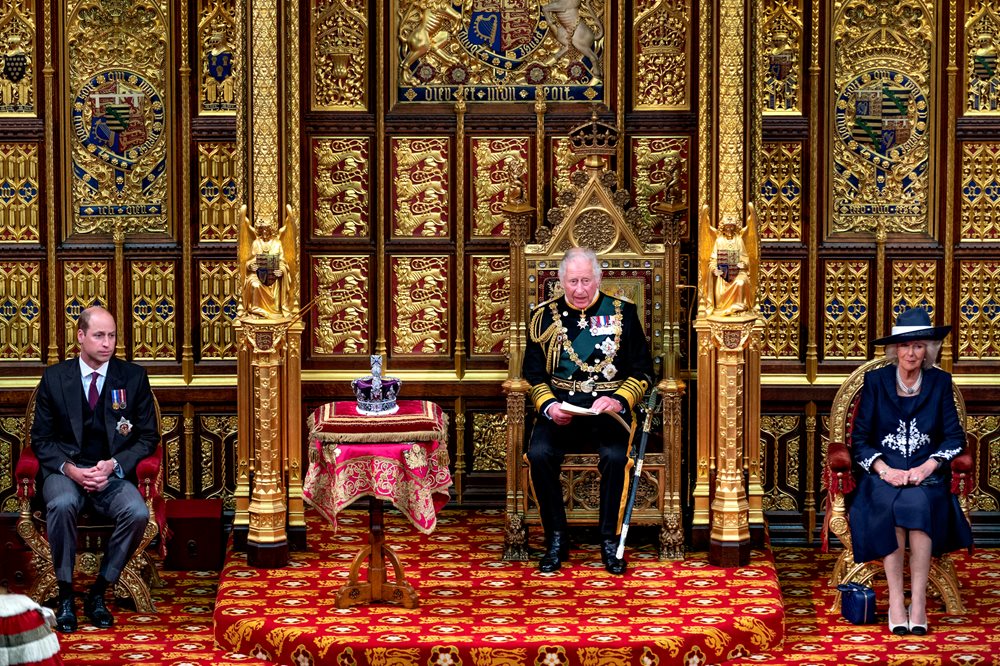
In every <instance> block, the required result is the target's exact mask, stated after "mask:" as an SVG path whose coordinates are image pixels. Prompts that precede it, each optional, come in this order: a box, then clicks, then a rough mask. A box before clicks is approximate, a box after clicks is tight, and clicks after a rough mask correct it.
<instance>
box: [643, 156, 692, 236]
mask: <svg viewBox="0 0 1000 666" xmlns="http://www.w3.org/2000/svg"><path fill="white" fill-rule="evenodd" d="M690 146H691V142H690V139H688V137H686V136H635V137H632V156H633V157H632V182H633V183H634V188H635V199H634V201H635V208H637V209H638V210H639V212H640V213H641V214H642V218H641V221H640V226H641V227H644V228H646V229H649V230H650V231H651V232H652V233H653V235H654V236H657V237H662V236H663V229H662V228H661V227H662V224H661V225H657V224H656V222H657V220H656V216H654V215H653V208H654V206H655V205H656V204H659V203H666V204H674V205H676V206H680V207H683V208H685V209H686V208H687V203H688V191H689V190H690V187H691V183H690V180H689V175H688V161H689V155H690ZM679 233H680V237H681V238H686V237H687V235H688V224H687V217H685V218H684V219H683V220H682V221H681V225H680V231H679Z"/></svg>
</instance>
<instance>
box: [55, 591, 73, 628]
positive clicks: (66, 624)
mask: <svg viewBox="0 0 1000 666" xmlns="http://www.w3.org/2000/svg"><path fill="white" fill-rule="evenodd" d="M56 629H58V630H59V631H60V632H62V633H64V634H71V633H73V632H74V631H76V597H63V598H62V599H60V600H59V605H58V606H56Z"/></svg>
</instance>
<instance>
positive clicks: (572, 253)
mask: <svg viewBox="0 0 1000 666" xmlns="http://www.w3.org/2000/svg"><path fill="white" fill-rule="evenodd" d="M577 259H586V260H588V261H589V262H590V266H591V268H592V269H593V272H594V280H595V281H596V282H597V283H598V284H600V283H601V264H600V262H599V261H597V254H596V253H595V252H594V251H593V250H591V249H590V248H589V247H571V248H570V249H568V250H566V254H565V255H563V258H562V261H560V262H559V281H560V282H562V281H563V278H564V277H566V266H567V265H568V264H569V262H571V261H576V260H577Z"/></svg>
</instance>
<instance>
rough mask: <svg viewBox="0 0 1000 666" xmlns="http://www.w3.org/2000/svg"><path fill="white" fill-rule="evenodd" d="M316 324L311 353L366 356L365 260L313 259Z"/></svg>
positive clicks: (366, 261) (367, 273) (367, 260)
mask: <svg viewBox="0 0 1000 666" xmlns="http://www.w3.org/2000/svg"><path fill="white" fill-rule="evenodd" d="M312 262H313V276H314V279H315V281H316V325H315V326H314V327H313V332H314V338H313V353H314V354H317V355H329V354H367V353H369V331H368V321H369V317H368V298H369V288H368V280H369V277H368V276H369V271H370V264H371V260H370V259H369V258H368V257H334V256H322V255H318V256H313V258H312Z"/></svg>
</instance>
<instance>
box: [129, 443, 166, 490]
mask: <svg viewBox="0 0 1000 666" xmlns="http://www.w3.org/2000/svg"><path fill="white" fill-rule="evenodd" d="M162 465H163V449H162V447H159V446H157V447H156V450H155V451H153V453H152V454H151V455H148V456H146V457H145V458H143V459H142V460H140V461H139V464H138V465H136V467H135V476H136V479H137V480H138V481H139V484H138V485H139V492H140V493H142V497H143V499H150V498H151V497H152V498H155V497H159V496H160V495H161V494H163V488H162V486H161V483H160V468H161V467H162Z"/></svg>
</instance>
